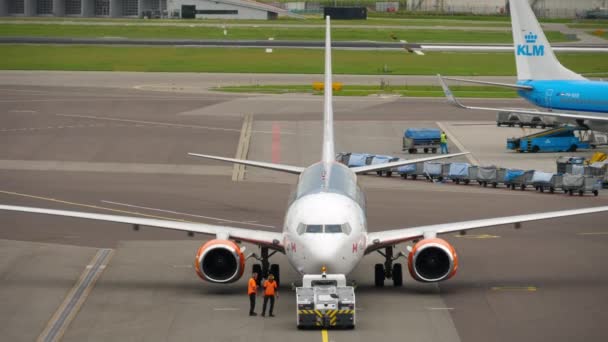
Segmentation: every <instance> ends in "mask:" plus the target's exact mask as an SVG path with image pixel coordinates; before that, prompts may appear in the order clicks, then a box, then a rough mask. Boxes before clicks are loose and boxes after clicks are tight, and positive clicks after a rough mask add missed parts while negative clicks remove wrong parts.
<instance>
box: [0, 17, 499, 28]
mask: <svg viewBox="0 0 608 342" xmlns="http://www.w3.org/2000/svg"><path fill="white" fill-rule="evenodd" d="M0 21H1V22H5V23H11V22H24V21H25V22H31V23H40V22H42V23H57V24H60V23H66V22H75V23H82V25H99V24H107V23H115V24H117V25H120V24H123V25H142V26H145V25H148V26H150V25H162V24H175V25H184V26H188V25H198V24H210V25H222V24H225V25H228V26H229V25H232V24H238V25H257V26H264V25H266V26H268V25H325V21H324V20H323V18H322V17H321V15H317V16H314V17H309V18H307V19H305V20H302V19H292V18H285V17H281V18H279V19H277V20H225V19H224V20H221V19H204V20H203V19H192V20H190V19H154V20H144V19H132V18H76V17H70V18H65V17H4V18H1V19H0ZM333 24H334V26H339V25H349V26H352V25H355V26H362V27H365V26H461V27H505V28H508V27H510V26H511V24H510V23H509V22H506V21H480V20H466V19H460V20H458V19H453V20H444V19H441V18H435V17H428V18H417V17H412V18H396V17H395V18H392V17H377V18H375V17H371V18H368V19H367V20H342V21H340V20H334V21H333Z"/></svg>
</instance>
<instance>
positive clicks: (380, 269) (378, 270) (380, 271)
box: [374, 264, 385, 287]
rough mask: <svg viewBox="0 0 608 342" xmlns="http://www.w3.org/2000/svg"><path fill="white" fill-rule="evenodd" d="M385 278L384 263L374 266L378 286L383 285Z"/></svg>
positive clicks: (375, 282)
mask: <svg viewBox="0 0 608 342" xmlns="http://www.w3.org/2000/svg"><path fill="white" fill-rule="evenodd" d="M384 279H385V277H384V265H382V264H376V265H375V266H374V285H376V287H383V286H384Z"/></svg>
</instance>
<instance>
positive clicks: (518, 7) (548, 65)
mask: <svg viewBox="0 0 608 342" xmlns="http://www.w3.org/2000/svg"><path fill="white" fill-rule="evenodd" d="M509 3H510V5H509V6H510V9H511V25H512V27H513V43H514V44H515V61H516V64H517V79H518V80H520V81H527V80H584V79H585V78H584V77H583V76H581V75H579V74H577V73H575V72H573V71H571V70H569V69H566V68H565V67H564V66H563V65H561V64H560V62H559V61H558V60H557V58H556V57H555V54H554V53H553V49H551V45H549V41H548V40H547V37H546V36H545V33H544V32H543V30H542V28H541V27H540V24H539V23H538V20H537V19H536V16H535V15H534V12H532V8H531V7H530V4H529V3H528V0H511V1H510V2H509Z"/></svg>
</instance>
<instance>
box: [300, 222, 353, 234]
mask: <svg viewBox="0 0 608 342" xmlns="http://www.w3.org/2000/svg"><path fill="white" fill-rule="evenodd" d="M351 231H352V229H351V228H350V225H349V224H348V223H344V224H326V225H322V224H309V225H306V224H303V223H300V224H299V225H298V229H297V233H298V235H302V234H304V233H317V234H318V233H327V234H336V233H344V234H346V235H350V232H351Z"/></svg>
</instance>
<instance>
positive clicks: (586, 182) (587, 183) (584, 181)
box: [562, 174, 602, 196]
mask: <svg viewBox="0 0 608 342" xmlns="http://www.w3.org/2000/svg"><path fill="white" fill-rule="evenodd" d="M601 188H602V179H601V178H599V177H593V176H585V175H571V174H565V175H563V179H562V189H563V190H564V192H565V193H567V194H569V195H570V196H572V195H573V194H574V193H578V194H579V195H580V196H583V195H584V194H585V193H587V192H590V193H592V194H593V195H594V196H597V195H599V190H600V189H601Z"/></svg>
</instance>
